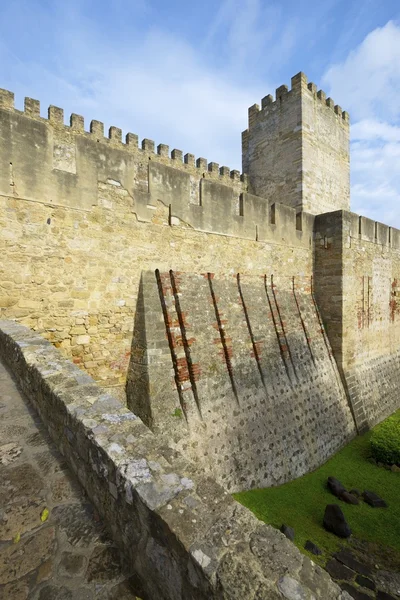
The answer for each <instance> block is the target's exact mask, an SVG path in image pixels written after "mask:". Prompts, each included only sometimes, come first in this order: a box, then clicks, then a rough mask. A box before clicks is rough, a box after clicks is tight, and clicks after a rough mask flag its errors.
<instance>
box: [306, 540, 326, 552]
mask: <svg viewBox="0 0 400 600" xmlns="http://www.w3.org/2000/svg"><path fill="white" fill-rule="evenodd" d="M304 548H305V549H306V550H308V551H309V552H311V554H315V556H320V555H321V554H322V550H320V549H319V548H318V546H317V545H316V544H314V542H310V540H307V541H306V543H305V545H304Z"/></svg>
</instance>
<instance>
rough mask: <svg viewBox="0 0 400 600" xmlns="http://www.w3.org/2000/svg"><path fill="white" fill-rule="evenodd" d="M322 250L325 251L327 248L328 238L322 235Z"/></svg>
mask: <svg viewBox="0 0 400 600" xmlns="http://www.w3.org/2000/svg"><path fill="white" fill-rule="evenodd" d="M324 248H325V250H326V249H327V248H328V238H327V237H326V235H324Z"/></svg>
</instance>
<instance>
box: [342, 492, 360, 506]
mask: <svg viewBox="0 0 400 600" xmlns="http://www.w3.org/2000/svg"><path fill="white" fill-rule="evenodd" d="M339 498H340V500H343V502H346V503H347V504H360V501H359V499H358V498H357V496H353V494H351V493H350V492H343V493H342V494H340V496H339Z"/></svg>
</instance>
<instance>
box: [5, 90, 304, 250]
mask: <svg viewBox="0 0 400 600" xmlns="http://www.w3.org/2000/svg"><path fill="white" fill-rule="evenodd" d="M121 136H122V134H121V130H120V129H119V128H117V127H111V128H110V131H109V137H108V138H105V137H104V126H103V124H102V123H99V122H98V121H92V123H91V126H90V132H86V131H85V130H84V123H83V118H82V117H80V116H79V115H72V116H71V120H70V126H66V125H65V124H64V114H63V111H62V109H59V108H57V107H54V106H51V107H50V108H49V112H48V119H44V118H42V117H41V116H40V107H39V103H38V101H36V100H32V99H30V98H26V99H25V110H24V111H19V110H16V109H15V108H14V97H13V94H12V93H11V92H8V91H6V90H0V196H11V197H14V198H20V199H21V200H29V201H34V202H43V203H46V204H49V205H53V206H64V207H68V208H75V209H78V210H83V211H90V210H92V208H93V207H95V206H102V207H104V208H105V209H106V210H109V211H111V213H114V212H116V211H121V210H122V211H124V212H125V213H126V214H127V215H128V214H129V213H134V214H135V215H136V216H137V218H138V220H139V221H144V222H150V221H151V220H152V217H153V212H154V210H155V208H156V206H157V202H158V201H161V202H163V204H164V205H165V206H166V207H167V208H168V210H169V221H170V224H173V225H179V224H182V225H183V226H185V227H191V228H193V229H197V230H199V231H206V232H211V233H217V234H222V235H229V236H235V237H241V238H245V239H252V240H256V239H257V240H270V241H276V242H279V241H281V240H282V234H283V235H284V239H285V243H288V242H289V240H290V243H293V244H294V245H303V246H305V247H307V246H308V245H309V239H310V236H311V235H312V220H311V221H310V220H307V219H303V220H300V221H301V222H302V226H301V227H299V228H298V227H297V224H298V223H299V221H298V220H297V221H296V211H294V210H293V211H292V214H290V217H289V216H288V211H287V210H286V211H285V207H283V208H282V209H281V208H280V206H279V205H278V204H279V203H278V202H275V204H276V206H275V208H274V210H275V211H276V213H277V219H276V222H275V220H274V219H273V217H271V216H270V214H269V213H270V208H269V203H268V201H267V200H265V199H264V198H260V197H257V196H253V195H251V194H249V193H248V184H247V177H246V175H240V173H239V172H238V171H235V170H232V171H231V170H230V169H229V168H228V167H221V168H219V166H218V164H217V163H214V162H210V163H207V161H206V159H203V158H200V159H198V160H197V161H196V164H195V160H194V156H193V155H191V154H186V155H185V162H182V152H181V151H179V150H173V151H172V153H171V157H170V156H169V150H168V146H166V145H165V144H160V145H159V146H158V148H157V153H154V142H153V141H152V140H147V139H145V140H143V143H142V148H140V149H139V148H138V139H137V136H136V135H133V134H131V133H128V134H127V136H126V143H125V144H123V143H122V137H121ZM181 222H182V223H181ZM282 227H284V228H285V230H284V232H283V231H282Z"/></svg>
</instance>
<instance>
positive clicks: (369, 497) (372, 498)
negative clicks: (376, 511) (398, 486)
mask: <svg viewBox="0 0 400 600" xmlns="http://www.w3.org/2000/svg"><path fill="white" fill-rule="evenodd" d="M363 498H364V500H365V502H366V503H367V504H369V505H370V506H372V507H373V508H387V504H386V502H385V501H384V500H383V499H382V498H380V497H379V496H378V494H375V492H369V491H368V490H365V492H363Z"/></svg>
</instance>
